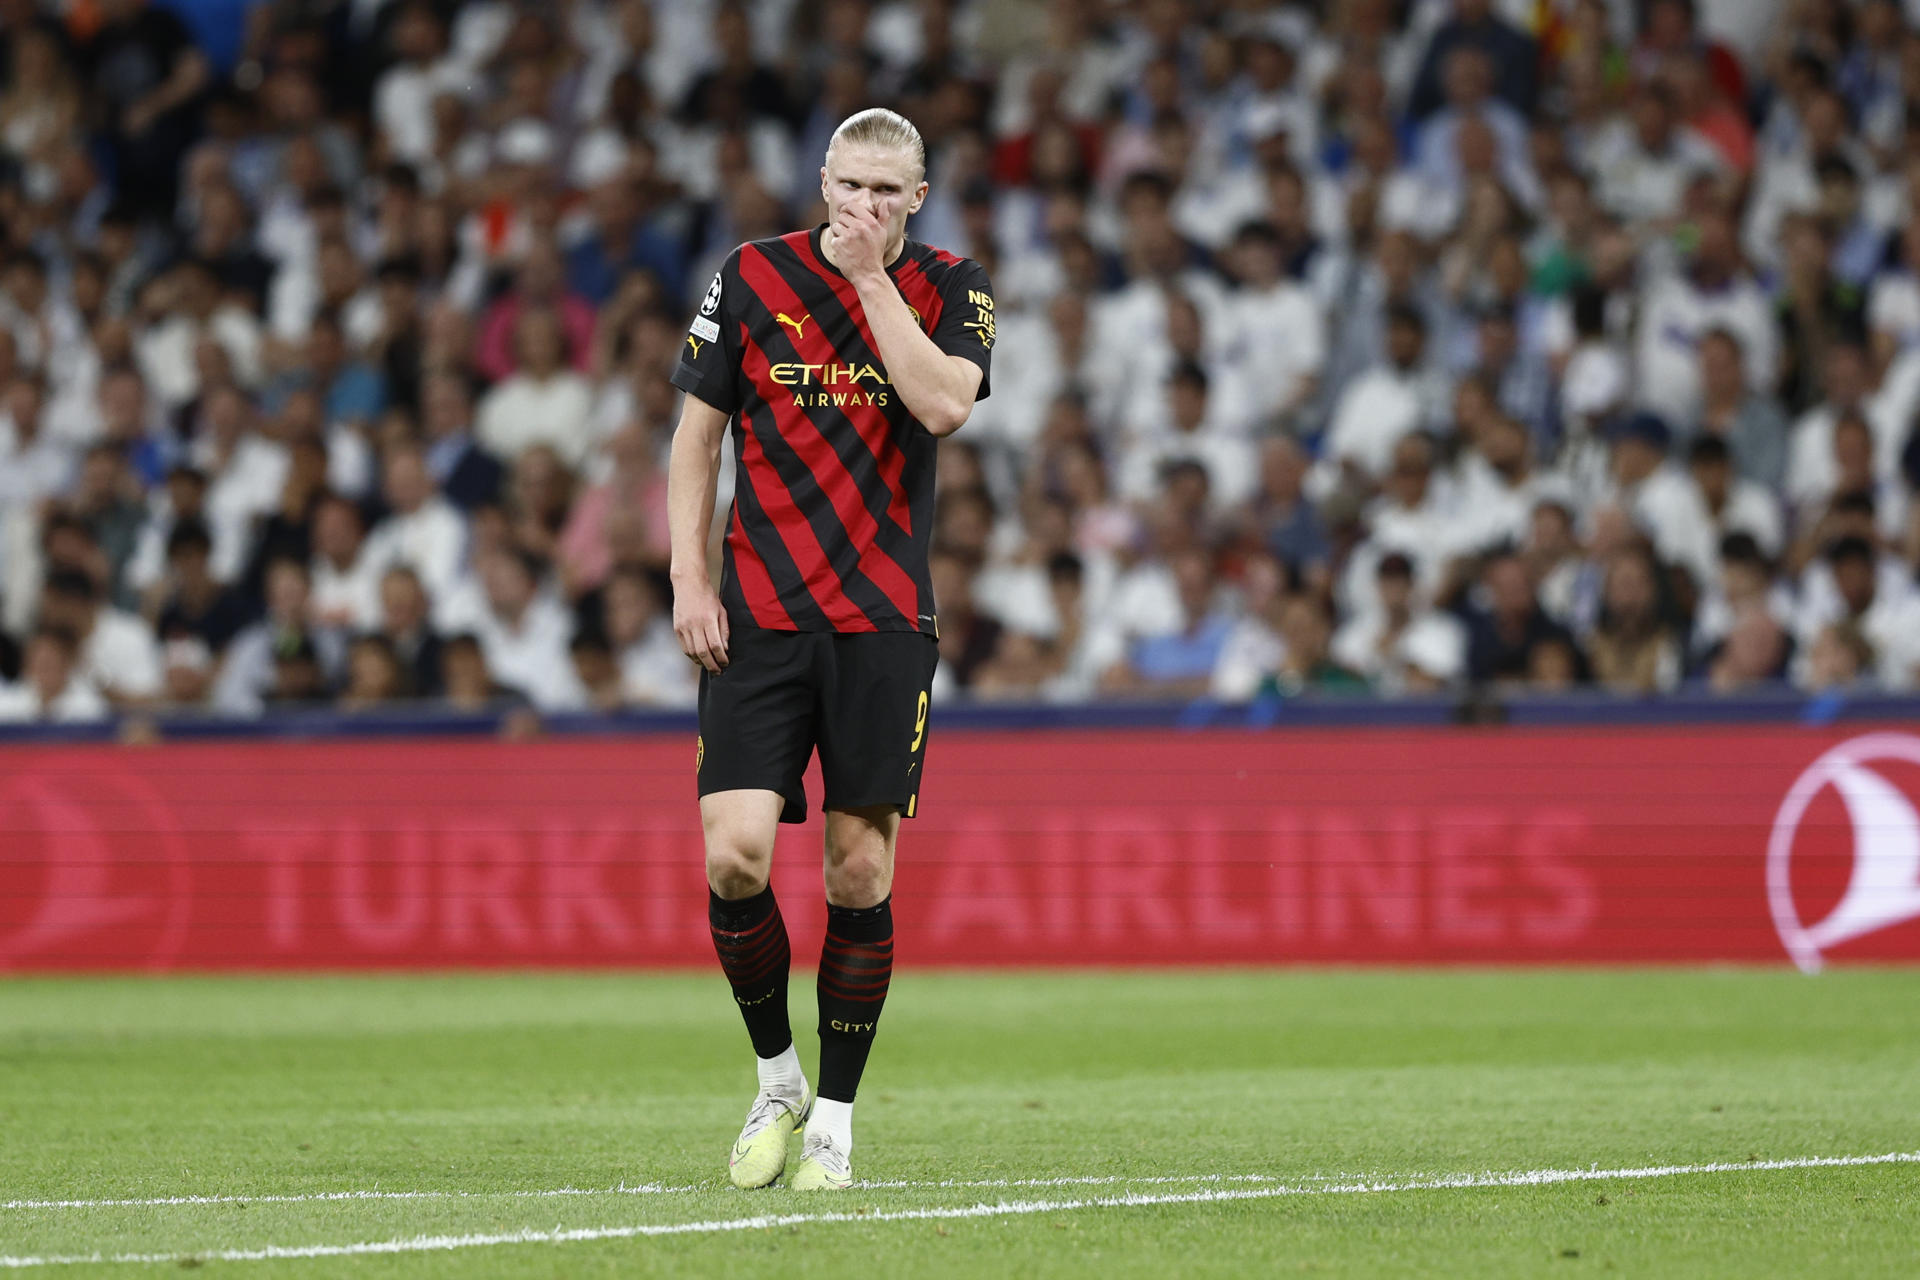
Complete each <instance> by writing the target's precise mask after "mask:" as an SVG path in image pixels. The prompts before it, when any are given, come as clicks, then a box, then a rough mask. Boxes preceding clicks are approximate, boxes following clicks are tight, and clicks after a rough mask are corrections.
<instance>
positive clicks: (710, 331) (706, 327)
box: [687, 316, 720, 342]
mask: <svg viewBox="0 0 1920 1280" xmlns="http://www.w3.org/2000/svg"><path fill="white" fill-rule="evenodd" d="M687 328H689V329H691V330H693V332H694V334H695V336H697V337H698V338H699V339H700V341H702V342H718V341H719V340H720V326H719V325H717V324H715V323H714V322H713V321H711V320H709V319H707V318H706V317H705V316H695V317H694V318H693V323H692V324H690V325H688V326H687Z"/></svg>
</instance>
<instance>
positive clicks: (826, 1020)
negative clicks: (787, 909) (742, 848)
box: [820, 898, 893, 1102]
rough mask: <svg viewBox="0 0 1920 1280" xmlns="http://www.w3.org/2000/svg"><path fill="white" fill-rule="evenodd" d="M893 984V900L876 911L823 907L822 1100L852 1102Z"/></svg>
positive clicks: (821, 963) (861, 908)
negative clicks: (889, 985)
mask: <svg viewBox="0 0 1920 1280" xmlns="http://www.w3.org/2000/svg"><path fill="white" fill-rule="evenodd" d="M892 979H893V899H891V898H888V899H887V900H886V901H884V902H882V903H881V904H880V905H879V906H877V907H836V906H834V905H833V904H832V903H828V904H827V945H826V946H825V947H824V948H822V949H821V952H820V1096H821V1097H822V1098H830V1099H832V1100H833V1101H835V1102H852V1101H853V1095H854V1092H855V1091H856V1090H857V1089H859V1087H860V1074H861V1073H862V1072H863V1071H865V1070H866V1069H867V1053H868V1051H870V1050H871V1049H872V1048H873V1032H874V1028H875V1027H877V1026H879V1025H880V1006H881V1005H883V1004H885V1003H886V999H887V984H888V983H889V982H890V981H892Z"/></svg>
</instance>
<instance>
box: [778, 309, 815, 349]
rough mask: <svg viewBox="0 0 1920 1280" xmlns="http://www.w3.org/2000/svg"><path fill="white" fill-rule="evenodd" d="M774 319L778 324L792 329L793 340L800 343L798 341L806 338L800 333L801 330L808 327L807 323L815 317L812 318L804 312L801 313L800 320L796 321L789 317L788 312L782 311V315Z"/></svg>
mask: <svg viewBox="0 0 1920 1280" xmlns="http://www.w3.org/2000/svg"><path fill="white" fill-rule="evenodd" d="M773 319H774V322H775V323H776V324H784V325H786V326H787V327H788V328H790V329H792V330H793V340H794V341H795V342H798V341H800V339H801V338H802V337H804V336H805V335H804V334H802V333H801V332H800V330H801V329H802V328H803V327H805V325H806V323H807V321H809V320H811V319H813V317H812V316H811V315H809V314H807V313H806V312H805V311H802V312H801V313H800V318H799V319H798V320H795V319H794V318H793V317H792V316H790V315H788V314H787V313H786V312H784V311H782V312H781V313H780V314H779V315H777V316H775V317H774V318H773Z"/></svg>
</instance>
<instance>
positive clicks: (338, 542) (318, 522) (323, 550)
mask: <svg viewBox="0 0 1920 1280" xmlns="http://www.w3.org/2000/svg"><path fill="white" fill-rule="evenodd" d="M313 545H314V549H315V550H317V551H318V552H319V553H320V554H321V555H323V556H325V557H327V558H328V559H329V560H333V561H335V562H336V563H340V564H345V563H348V562H350V561H351V560H352V559H353V558H354V557H355V556H357V555H358V554H360V520H359V517H357V516H355V515H354V513H353V508H352V507H350V506H348V505H347V504H346V503H344V502H328V503H326V504H324V505H323V506H322V507H321V508H320V510H319V511H318V512H317V513H316V514H315V516H314V521H313Z"/></svg>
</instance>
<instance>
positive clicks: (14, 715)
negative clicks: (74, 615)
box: [0, 625, 110, 723]
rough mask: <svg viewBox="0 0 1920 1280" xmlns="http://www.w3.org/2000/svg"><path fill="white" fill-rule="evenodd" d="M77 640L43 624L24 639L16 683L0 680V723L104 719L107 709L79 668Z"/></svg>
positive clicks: (67, 632) (51, 626) (107, 712)
mask: <svg viewBox="0 0 1920 1280" xmlns="http://www.w3.org/2000/svg"><path fill="white" fill-rule="evenodd" d="M79 652H80V645H79V641H78V640H76V639H75V638H74V634H73V633H72V632H71V631H68V630H67V629H65V628H64V627H59V626H53V625H49V626H44V627H41V628H40V629H39V630H38V631H36V632H34V634H33V636H32V638H31V639H29V640H28V641H27V650H26V656H25V660H24V663H23V666H22V669H21V673H20V679H19V681H18V682H16V683H11V684H9V683H6V682H0V723H5V722H9V721H23V720H49V721H54V722H56V723H71V722H75V721H88V720H104V719H105V718H106V717H107V715H108V714H109V710H110V708H109V707H108V705H107V700H106V699H105V698H103V697H101V696H100V692H99V690H97V689H95V688H94V687H93V685H92V684H91V683H90V682H89V681H88V680H87V678H86V677H85V676H84V675H82V674H81V673H80V671H79Z"/></svg>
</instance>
